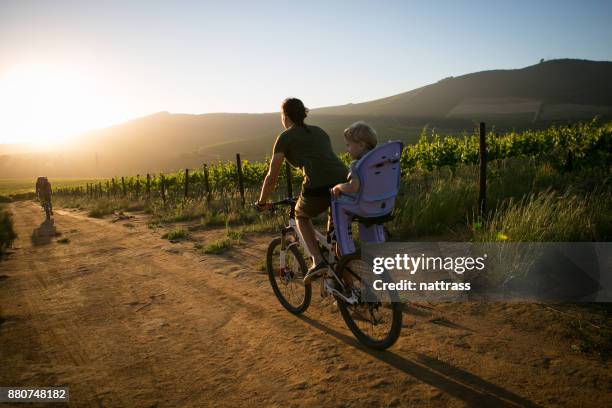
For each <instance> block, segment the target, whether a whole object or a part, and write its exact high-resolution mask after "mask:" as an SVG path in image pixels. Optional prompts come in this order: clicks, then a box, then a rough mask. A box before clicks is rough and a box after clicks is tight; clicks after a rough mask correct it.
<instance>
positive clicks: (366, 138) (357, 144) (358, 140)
mask: <svg viewBox="0 0 612 408" xmlns="http://www.w3.org/2000/svg"><path fill="white" fill-rule="evenodd" d="M344 140H345V141H346V150H347V151H348V153H349V154H350V155H351V158H353V162H351V165H350V173H349V175H348V181H347V182H346V183H341V184H336V185H335V186H334V187H333V188H332V194H333V195H334V197H339V196H340V195H341V194H343V193H344V194H349V195H352V194H355V193H357V192H358V191H359V188H360V185H361V184H360V180H359V177H357V175H356V172H355V171H354V169H355V166H356V165H357V162H358V161H359V159H361V158H362V157H363V155H364V154H366V153H367V152H369V151H370V150H372V149H373V148H375V147H376V145H377V144H378V137H377V135H376V131H375V130H374V129H373V128H372V127H371V126H370V125H368V124H367V123H365V122H363V121H359V122H355V123H353V124H352V125H351V126H349V127H348V128H346V129H345V130H344Z"/></svg>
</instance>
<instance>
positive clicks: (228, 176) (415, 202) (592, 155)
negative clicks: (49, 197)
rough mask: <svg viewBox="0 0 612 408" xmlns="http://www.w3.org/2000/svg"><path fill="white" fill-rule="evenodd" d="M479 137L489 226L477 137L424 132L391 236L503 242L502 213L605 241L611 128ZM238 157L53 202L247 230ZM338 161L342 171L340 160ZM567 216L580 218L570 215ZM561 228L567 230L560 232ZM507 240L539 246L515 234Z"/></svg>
mask: <svg viewBox="0 0 612 408" xmlns="http://www.w3.org/2000/svg"><path fill="white" fill-rule="evenodd" d="M482 137H483V138H485V140H486V157H487V159H486V161H488V162H489V163H490V166H489V167H488V168H487V169H486V180H487V181H486V184H487V191H488V192H487V196H486V208H488V209H489V211H488V215H489V216H491V221H490V222H486V223H483V222H481V221H480V220H479V217H480V216H479V215H478V211H477V209H478V208H479V207H478V203H479V200H481V199H482V200H485V199H484V198H483V197H480V195H481V193H479V179H480V178H481V176H479V168H478V164H479V161H480V156H479V148H480V144H479V135H477V134H475V135H468V134H466V135H463V136H462V137H450V136H442V135H438V134H437V133H436V132H435V131H432V132H429V131H427V130H424V131H423V132H422V136H421V138H420V140H419V141H418V143H416V144H414V145H408V146H406V147H405V149H404V151H403V153H402V157H401V166H402V188H401V191H400V200H398V205H397V208H396V211H395V219H394V221H392V223H391V225H390V228H391V230H392V231H394V232H395V234H396V236H398V237H400V238H408V237H416V236H423V235H439V234H447V235H448V234H449V233H450V234H451V235H453V234H454V235H457V236H454V235H453V236H450V237H447V238H448V239H497V238H498V237H500V236H501V237H506V236H507V234H505V233H504V232H503V231H501V230H505V229H507V228H508V227H505V226H504V225H510V224H508V222H509V221H508V220H504V219H503V217H502V218H500V217H501V215H500V214H501V213H503V212H504V211H506V212H507V213H508V214H510V215H512V217H519V215H517V214H522V213H521V211H518V210H520V209H522V210H524V211H538V212H540V213H541V216H540V218H538V219H539V220H540V222H541V225H539V226H538V225H535V226H532V227H533V228H541V229H543V230H546V231H558V232H554V233H551V234H550V236H546V239H548V240H572V239H574V240H594V239H597V240H607V239H608V237H609V236H610V229H611V227H610V224H612V221H611V220H610V219H609V216H608V215H607V214H610V213H612V211H610V210H611V209H610V205H609V204H608V203H609V202H610V201H612V200H610V199H609V198H610V184H609V182H608V179H609V175H610V164H611V163H612V160H611V159H612V123H598V122H597V121H596V120H593V121H591V122H587V123H581V124H575V125H572V126H563V127H560V126H553V127H550V128H548V129H545V130H541V131H540V130H537V131H536V130H531V131H525V132H520V133H519V132H511V133H506V134H501V135H498V134H496V133H495V132H488V133H486V135H485V134H484V133H483V134H482ZM237 156H238V157H237V161H236V162H220V163H211V164H204V165H203V166H202V168H200V169H185V170H183V171H180V172H175V173H166V174H163V173H159V174H146V175H136V176H129V177H126V176H123V177H116V178H112V179H108V180H101V181H98V182H96V183H87V184H86V185H84V186H78V187H66V188H59V189H55V197H56V200H59V201H60V204H61V205H64V206H68V207H77V208H83V209H88V210H90V214H92V216H103V215H105V214H109V213H112V212H114V211H117V210H122V209H128V210H129V209H141V210H145V211H148V212H150V213H152V214H154V215H155V216H156V217H157V219H159V220H161V221H176V220H181V219H193V218H198V217H200V218H202V220H207V221H205V222H214V223H217V224H223V223H224V222H225V223H227V222H230V221H233V222H237V223H240V222H243V223H256V222H257V221H258V220H259V221H261V218H258V216H257V215H256V214H254V212H253V210H252V209H250V206H249V205H248V203H250V202H253V201H255V199H256V198H257V195H258V191H259V188H260V186H261V183H262V181H263V179H264V177H265V174H266V172H267V169H268V164H269V160H266V161H263V162H249V161H241V160H240V157H239V155H237ZM341 157H342V159H343V160H344V161H345V162H346V163H348V161H349V157H348V156H347V155H346V154H343V155H341ZM481 174H482V173H481ZM288 175H289V180H290V183H287V181H288V180H287V176H288ZM301 181H302V175H301V173H300V171H299V170H298V169H291V168H290V167H289V166H288V165H287V166H285V167H284V169H283V171H282V172H281V179H280V181H279V183H278V187H277V192H276V194H277V197H283V196H286V195H287V194H288V192H289V191H291V192H297V191H299V184H300V183H301ZM480 188H482V187H480ZM557 198H558V199H557ZM482 205H483V207H482V208H484V203H482ZM572 208H582V209H583V210H584V211H583V212H582V213H580V214H574V213H572V212H571V209H572ZM517 209H518V210H517ZM568 214H569V215H568ZM571 214H573V215H571ZM510 215H509V216H510ZM564 217H565V218H564ZM568 217H569V218H568ZM572 217H576V218H577V219H576V220H573V219H572ZM562 219H564V220H566V221H564V222H566V223H569V224H572V225H574V226H576V228H575V229H568V228H566V227H563V226H561V225H560V223H561V221H560V220H562ZM211 220H212V221H211ZM240 220H242V221H240ZM519 221H520V220H514V221H513V222H514V223H515V224H516V223H519V224H520V222H519ZM547 223H548V224H551V223H552V224H555V225H557V226H558V227H559V228H557V229H555V228H553V227H552V226H551V225H552V224H551V225H548V224H547ZM494 224H495V225H494ZM528 227H529V226H528V225H525V228H527V229H529V228H528ZM466 228H467V230H468V233H466V232H465V230H466ZM461 231H463V232H461ZM466 234H468V235H466ZM499 234H501V235H499ZM479 237H480V238H479ZM509 239H515V240H518V239H539V238H538V236H537V234H536V235H534V234H531V233H527V232H525V231H523V232H516V233H515V234H514V236H510V238H509Z"/></svg>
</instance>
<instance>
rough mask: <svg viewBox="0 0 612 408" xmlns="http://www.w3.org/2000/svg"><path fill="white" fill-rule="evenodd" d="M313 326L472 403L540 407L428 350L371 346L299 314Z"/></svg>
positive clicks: (483, 405) (486, 405)
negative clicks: (407, 352) (409, 352)
mask: <svg viewBox="0 0 612 408" xmlns="http://www.w3.org/2000/svg"><path fill="white" fill-rule="evenodd" d="M298 317H299V318H300V319H301V320H303V321H304V322H306V323H308V324H309V325H311V326H312V327H314V328H316V329H318V330H321V331H322V332H324V333H327V334H329V335H331V336H333V337H335V338H337V339H338V340H340V341H342V342H344V343H346V344H347V345H349V346H351V347H354V348H356V349H359V350H361V351H362V352H364V353H367V354H369V355H371V356H372V357H375V358H377V359H378V360H380V361H382V362H384V363H386V364H388V365H390V366H391V367H393V368H395V369H397V370H400V371H402V372H404V373H406V374H408V375H410V376H412V377H414V378H416V379H417V380H420V381H422V382H424V383H426V384H429V385H431V386H433V387H436V388H438V389H439V390H440V391H443V392H445V393H447V394H449V395H451V396H453V397H455V398H458V399H460V400H462V401H465V402H466V403H467V404H468V405H469V406H479V407H539V405H537V404H535V403H533V402H531V401H529V400H527V399H525V398H523V397H521V396H519V395H516V394H514V393H512V392H510V391H508V390H505V389H504V388H502V387H499V386H497V385H495V384H492V383H490V382H488V381H485V380H483V379H482V378H480V377H478V376H476V375H474V374H471V373H469V372H467V371H464V370H462V369H460V368H457V367H454V366H452V365H450V364H448V363H445V362H443V361H440V360H438V359H436V358H433V357H429V356H427V355H425V354H421V353H414V356H415V359H410V360H409V359H406V358H404V357H402V356H400V355H398V354H396V353H393V352H392V351H378V350H373V349H369V348H367V347H366V346H364V345H363V344H361V343H359V341H357V340H356V339H354V338H353V337H350V336H347V335H345V334H342V333H340V332H338V331H336V330H334V329H333V328H331V327H328V326H326V325H324V324H322V323H320V322H318V321H315V320H312V319H310V318H309V317H306V316H298Z"/></svg>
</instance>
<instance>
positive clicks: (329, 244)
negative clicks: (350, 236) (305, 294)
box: [279, 216, 359, 304]
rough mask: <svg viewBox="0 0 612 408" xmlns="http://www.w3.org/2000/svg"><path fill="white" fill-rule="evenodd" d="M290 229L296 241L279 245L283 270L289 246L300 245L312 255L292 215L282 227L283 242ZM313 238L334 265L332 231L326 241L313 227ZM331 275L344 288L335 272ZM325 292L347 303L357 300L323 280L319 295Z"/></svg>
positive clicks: (353, 302)
mask: <svg viewBox="0 0 612 408" xmlns="http://www.w3.org/2000/svg"><path fill="white" fill-rule="evenodd" d="M290 230H293V231H294V233H295V235H296V236H297V238H298V241H297V242H292V243H290V244H289V245H286V246H285V245H284V244H283V246H281V251H280V259H279V263H280V267H281V270H284V268H285V255H286V253H287V250H288V249H289V247H291V246H294V245H301V246H302V248H303V249H304V252H305V253H306V255H307V256H308V257H311V256H312V254H311V253H310V251H309V250H308V246H307V245H306V241H304V237H303V236H302V234H301V233H300V230H299V229H298V228H297V222H296V221H295V218H294V217H293V216H290V217H289V225H288V226H287V227H285V228H283V231H282V234H283V243H284V239H285V235H286V234H287V232H289V231H290ZM315 238H316V239H317V241H318V242H319V244H321V245H322V246H323V247H324V248H326V249H327V259H326V261H327V262H328V263H329V264H330V265H331V266H333V265H335V264H336V263H337V261H338V258H337V257H336V254H335V252H334V244H335V238H334V236H333V233H332V236H331V239H330V240H329V241H328V239H327V236H326V235H323V234H322V233H321V232H320V231H319V230H317V229H315ZM332 270H333V268H332ZM332 277H333V279H334V280H336V281H337V282H338V283H339V284H340V285H341V286H342V287H343V288H344V283H343V282H342V280H341V279H340V278H339V277H338V276H337V275H336V273H335V272H334V273H333V274H332ZM357 278H358V279H359V277H357ZM325 293H331V294H335V295H337V296H339V297H341V298H342V299H343V300H344V301H345V302H347V303H349V304H355V303H357V301H358V300H357V298H356V297H355V295H353V296H351V297H350V298H348V297H346V296H344V294H342V293H341V292H339V291H338V290H336V289H335V288H334V287H332V286H331V285H330V284H329V283H328V282H326V281H324V282H323V283H322V284H321V296H322V297H323V296H325Z"/></svg>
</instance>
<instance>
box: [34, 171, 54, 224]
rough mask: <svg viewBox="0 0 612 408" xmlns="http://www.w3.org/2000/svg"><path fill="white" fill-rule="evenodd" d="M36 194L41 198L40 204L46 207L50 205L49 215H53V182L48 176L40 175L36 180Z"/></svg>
mask: <svg viewBox="0 0 612 408" xmlns="http://www.w3.org/2000/svg"><path fill="white" fill-rule="evenodd" d="M36 196H37V197H38V199H39V200H40V204H41V205H42V206H43V208H45V205H48V206H49V213H48V214H47V216H49V215H53V205H52V204H51V183H50V182H49V180H48V179H47V178H46V177H39V178H38V179H37V180H36ZM45 211H46V208H45Z"/></svg>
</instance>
